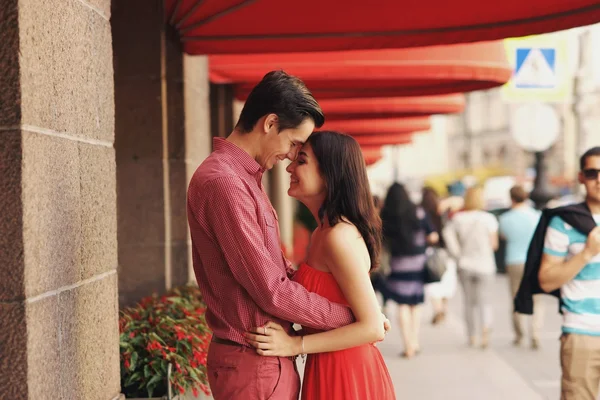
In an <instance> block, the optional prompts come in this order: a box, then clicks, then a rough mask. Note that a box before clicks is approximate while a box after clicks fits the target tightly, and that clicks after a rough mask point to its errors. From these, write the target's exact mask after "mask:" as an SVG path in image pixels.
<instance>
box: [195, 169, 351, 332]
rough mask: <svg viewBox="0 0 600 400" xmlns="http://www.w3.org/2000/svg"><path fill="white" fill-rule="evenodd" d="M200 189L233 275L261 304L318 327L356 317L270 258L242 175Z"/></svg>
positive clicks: (288, 318)
mask: <svg viewBox="0 0 600 400" xmlns="http://www.w3.org/2000/svg"><path fill="white" fill-rule="evenodd" d="M204 190H206V193H208V196H207V201H209V202H210V203H209V208H207V209H210V210H211V212H210V213H208V215H207V222H208V224H209V226H211V227H212V230H213V234H214V236H215V238H216V242H217V244H218V245H219V247H220V248H221V250H222V252H223V255H224V257H225V260H226V262H227V264H228V265H229V268H230V269H231V272H232V274H233V276H234V277H235V279H236V281H237V282H238V283H239V284H240V285H242V286H243V287H244V289H246V290H247V291H248V294H249V295H250V297H252V299H253V300H254V301H255V302H256V304H257V305H258V306H259V307H260V308H262V309H263V310H264V311H265V312H267V313H269V314H271V315H274V316H276V317H278V318H281V319H283V320H285V321H290V322H294V323H297V324H300V325H303V326H307V327H311V328H315V329H322V330H328V329H335V328H339V327H341V326H344V325H348V324H350V323H352V322H353V321H354V316H353V315H352V312H351V310H350V308H348V307H346V306H343V305H341V304H336V303H332V302H330V301H329V300H327V299H325V298H323V297H321V296H319V295H317V294H315V293H311V292H309V291H308V290H306V289H305V288H304V287H303V286H302V285H300V284H298V283H296V282H293V281H291V280H290V279H289V277H288V275H287V273H288V272H289V270H288V269H287V267H288V265H285V266H283V265H280V264H277V263H276V261H275V260H273V259H272V257H271V255H270V253H269V251H268V249H267V246H266V243H265V235H264V232H263V229H261V226H260V224H259V223H258V216H257V206H256V202H255V200H254V198H253V197H252V196H251V195H250V193H249V190H248V189H247V188H246V186H245V184H244V183H243V182H242V181H241V179H239V178H237V177H223V178H219V179H216V180H214V181H211V182H209V183H208V184H207V186H206V187H205V189H204ZM283 259H285V258H283Z"/></svg>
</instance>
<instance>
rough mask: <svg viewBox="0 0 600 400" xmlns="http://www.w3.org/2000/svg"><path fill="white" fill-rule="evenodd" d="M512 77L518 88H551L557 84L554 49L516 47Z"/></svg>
mask: <svg viewBox="0 0 600 400" xmlns="http://www.w3.org/2000/svg"><path fill="white" fill-rule="evenodd" d="M516 57H517V61H516V67H515V72H514V76H513V79H514V81H515V86H516V87H517V88H520V89H536V88H539V89H542V88H543V89H552V88H554V87H556V86H557V84H558V79H557V76H556V49H554V48H539V47H525V48H517V49H516Z"/></svg>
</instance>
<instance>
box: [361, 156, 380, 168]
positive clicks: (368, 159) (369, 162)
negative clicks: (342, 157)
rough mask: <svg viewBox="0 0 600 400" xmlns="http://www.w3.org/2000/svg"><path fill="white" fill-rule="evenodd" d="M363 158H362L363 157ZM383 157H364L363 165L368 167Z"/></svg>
mask: <svg viewBox="0 0 600 400" xmlns="http://www.w3.org/2000/svg"><path fill="white" fill-rule="evenodd" d="M363 157H364V156H363ZM382 158H383V156H381V155H379V156H374V157H364V159H365V165H366V166H367V167H368V166H369V165H373V164H375V163H376V162H377V161H379V160H381V159H382Z"/></svg>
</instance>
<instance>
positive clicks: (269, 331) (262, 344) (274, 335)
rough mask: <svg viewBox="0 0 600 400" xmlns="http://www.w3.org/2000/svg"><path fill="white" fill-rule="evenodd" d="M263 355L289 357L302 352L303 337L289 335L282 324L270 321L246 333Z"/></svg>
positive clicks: (248, 339) (251, 342)
mask: <svg viewBox="0 0 600 400" xmlns="http://www.w3.org/2000/svg"><path fill="white" fill-rule="evenodd" d="M244 336H245V337H246V340H247V341H248V343H250V345H252V346H253V347H255V348H256V349H257V350H256V352H257V353H258V354H260V355H261V356H274V357H289V356H296V355H298V354H300V353H301V352H302V337H300V336H289V335H288V334H287V333H286V332H285V330H284V329H283V328H282V327H281V325H279V324H276V323H275V322H268V323H267V324H266V325H265V326H259V327H256V328H252V329H251V330H250V331H249V332H246V333H245V334H244Z"/></svg>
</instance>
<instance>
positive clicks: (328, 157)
mask: <svg viewBox="0 0 600 400" xmlns="http://www.w3.org/2000/svg"><path fill="white" fill-rule="evenodd" d="M308 143H310V145H311V147H312V150H313V152H314V153H315V157H316V158H317V161H318V163H319V170H320V172H321V175H322V176H323V179H324V180H325V182H326V185H327V189H326V190H327V195H326V197H325V201H324V202H323V205H322V206H321V209H320V210H319V219H320V220H321V221H320V222H321V223H323V222H324V218H325V216H326V217H327V220H328V222H329V225H331V226H335V225H336V224H337V223H339V222H341V221H342V217H343V218H345V219H347V220H348V221H349V222H351V223H352V224H354V226H356V228H357V229H358V231H359V232H360V234H361V235H362V237H363V240H364V241H365V243H366V245H367V249H368V250H369V256H370V257H371V271H372V270H374V269H375V268H377V267H378V266H379V253H380V251H381V218H380V217H379V214H378V212H377V210H376V209H375V205H374V204H373V195H372V194H371V189H370V187H369V179H368V177H367V167H366V165H365V160H364V158H363V155H362V151H361V150H360V146H359V144H358V142H357V141H356V140H355V139H354V138H353V137H351V136H348V135H345V134H343V133H339V132H333V131H321V132H315V133H313V134H312V135H311V136H310V138H309V139H308Z"/></svg>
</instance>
